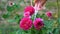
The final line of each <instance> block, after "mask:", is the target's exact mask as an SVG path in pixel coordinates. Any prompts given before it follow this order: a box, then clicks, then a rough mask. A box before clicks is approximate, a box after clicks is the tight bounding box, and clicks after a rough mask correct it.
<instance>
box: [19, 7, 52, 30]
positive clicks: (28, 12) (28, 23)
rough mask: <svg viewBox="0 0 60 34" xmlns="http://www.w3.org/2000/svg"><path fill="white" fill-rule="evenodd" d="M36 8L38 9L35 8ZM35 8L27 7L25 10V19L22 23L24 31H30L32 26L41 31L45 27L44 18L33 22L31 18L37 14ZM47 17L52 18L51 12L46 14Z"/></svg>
mask: <svg viewBox="0 0 60 34" xmlns="http://www.w3.org/2000/svg"><path fill="white" fill-rule="evenodd" d="M35 8H36V7H35ZM35 8H33V7H32V6H27V7H26V8H25V9H24V15H23V16H24V17H23V18H22V19H21V21H20V28H21V29H23V30H29V29H31V28H32V25H34V27H35V29H36V30H40V29H41V28H42V27H43V26H44V22H43V19H42V18H35V20H34V21H32V20H31V19H30V18H31V16H32V15H33V14H34V13H35V10H36V9H35ZM46 16H48V17H51V16H52V13H51V12H49V11H48V12H46Z"/></svg>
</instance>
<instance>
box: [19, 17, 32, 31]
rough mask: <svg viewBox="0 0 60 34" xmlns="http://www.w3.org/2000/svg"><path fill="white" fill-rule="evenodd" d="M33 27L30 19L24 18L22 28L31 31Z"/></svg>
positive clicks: (21, 23) (21, 22)
mask: <svg viewBox="0 0 60 34" xmlns="http://www.w3.org/2000/svg"><path fill="white" fill-rule="evenodd" d="M31 27H32V20H31V19H30V18H26V17H25V18H22V20H21V21H20V28H21V29H23V30H29V29H30V28H31Z"/></svg>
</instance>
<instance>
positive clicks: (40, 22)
mask: <svg viewBox="0 0 60 34" xmlns="http://www.w3.org/2000/svg"><path fill="white" fill-rule="evenodd" d="M33 24H34V27H35V29H37V30H40V29H41V28H42V27H43V26H44V23H43V19H41V18H36V20H35V21H34V23H33Z"/></svg>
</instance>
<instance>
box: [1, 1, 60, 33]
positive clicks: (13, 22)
mask: <svg viewBox="0 0 60 34" xmlns="http://www.w3.org/2000/svg"><path fill="white" fill-rule="evenodd" d="M9 1H12V2H13V3H15V4H16V5H15V7H13V10H12V11H7V9H8V10H9V8H7V6H8V2H9ZM28 5H30V0H0V34H16V32H17V31H18V30H19V29H20V28H19V21H20V19H21V18H22V17H23V11H24V8H25V6H28ZM46 8H47V9H48V10H50V11H52V13H53V17H54V22H56V23H55V24H54V26H56V28H57V29H58V30H59V31H57V33H54V34H58V33H59V32H60V0H47V2H46ZM10 9H11V8H10ZM41 13H44V12H42V11H39V14H41Z"/></svg>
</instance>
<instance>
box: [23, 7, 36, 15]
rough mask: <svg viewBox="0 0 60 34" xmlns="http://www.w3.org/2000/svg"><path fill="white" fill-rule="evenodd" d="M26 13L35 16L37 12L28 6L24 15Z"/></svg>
mask: <svg viewBox="0 0 60 34" xmlns="http://www.w3.org/2000/svg"><path fill="white" fill-rule="evenodd" d="M25 12H29V13H30V15H32V14H34V12H35V9H34V8H33V7H32V6H27V7H26V8H25V9H24V13H25Z"/></svg>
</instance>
